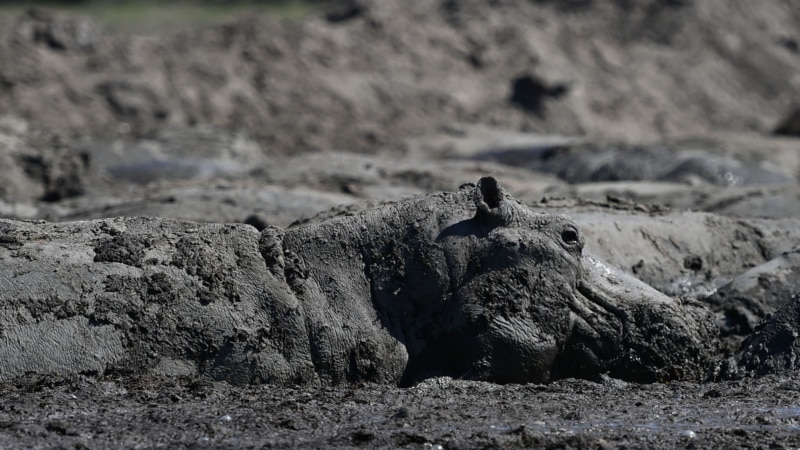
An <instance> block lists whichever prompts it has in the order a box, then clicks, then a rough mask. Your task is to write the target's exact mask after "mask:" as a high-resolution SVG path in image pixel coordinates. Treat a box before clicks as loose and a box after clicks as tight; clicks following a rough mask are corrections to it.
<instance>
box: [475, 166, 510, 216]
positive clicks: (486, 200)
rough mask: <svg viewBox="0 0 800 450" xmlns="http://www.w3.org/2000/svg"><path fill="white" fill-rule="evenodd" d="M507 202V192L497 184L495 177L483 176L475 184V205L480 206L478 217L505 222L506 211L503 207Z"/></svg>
mask: <svg viewBox="0 0 800 450" xmlns="http://www.w3.org/2000/svg"><path fill="white" fill-rule="evenodd" d="M503 202H505V192H504V191H503V188H501V187H500V185H499V184H497V180H495V179H494V177H483V178H481V179H480V181H478V185H477V186H475V206H477V207H478V214H477V217H478V218H479V219H483V220H485V221H488V222H491V223H492V224H493V225H499V224H502V223H503V222H504V217H505V211H504V208H502V205H503Z"/></svg>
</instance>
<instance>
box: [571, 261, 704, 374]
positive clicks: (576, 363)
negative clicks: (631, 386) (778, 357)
mask: <svg viewBox="0 0 800 450" xmlns="http://www.w3.org/2000/svg"><path fill="white" fill-rule="evenodd" d="M581 263H582V267H583V272H582V276H581V278H580V280H579V281H578V285H577V289H576V296H575V304H574V307H573V317H572V320H573V324H574V327H573V330H572V335H571V337H570V340H569V343H568V345H567V348H566V349H565V351H564V352H563V358H562V364H563V366H561V367H558V369H556V370H557V371H563V372H564V373H569V374H571V376H581V375H583V376H586V377H591V376H592V375H593V374H600V373H608V374H610V375H611V376H614V377H617V378H621V379H625V380H629V381H638V382H654V381H664V380H668V379H676V378H682V379H687V378H688V379H699V378H703V377H705V375H706V369H707V368H708V367H709V364H710V361H711V358H712V356H713V355H714V353H716V351H717V346H718V341H717V335H718V331H717V327H716V326H715V325H714V323H713V317H712V315H711V314H710V312H709V311H708V310H707V309H706V308H705V307H704V306H703V305H701V304H700V303H699V302H697V301H695V300H691V299H673V298H671V297H668V296H666V295H664V294H662V293H661V292H659V291H657V290H655V289H654V288H652V287H651V286H649V285H647V284H645V283H643V282H641V281H639V280H638V279H636V278H635V277H633V276H632V275H629V274H627V273H625V272H623V271H621V270H619V269H617V268H615V267H612V266H610V265H608V264H606V263H604V262H603V261H601V260H600V259H598V258H596V257H594V256H593V255H584V256H583V258H582V261H581Z"/></svg>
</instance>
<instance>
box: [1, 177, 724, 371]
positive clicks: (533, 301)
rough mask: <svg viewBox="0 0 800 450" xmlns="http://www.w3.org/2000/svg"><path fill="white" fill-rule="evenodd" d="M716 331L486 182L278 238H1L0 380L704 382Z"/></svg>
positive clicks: (6, 226) (124, 231)
mask: <svg viewBox="0 0 800 450" xmlns="http://www.w3.org/2000/svg"><path fill="white" fill-rule="evenodd" d="M715 343H716V327H715V325H714V323H713V320H712V318H711V316H710V314H709V313H708V311H707V310H706V309H705V308H703V307H702V306H700V305H699V304H697V303H694V302H690V301H678V300H673V299H671V298H668V297H665V296H664V295H662V294H660V293H658V292H657V291H655V290H653V289H652V288H650V287H648V286H647V285H645V284H643V283H641V282H639V281H637V280H635V279H634V278H632V277H630V276H627V275H624V274H622V273H621V272H619V271H617V270H616V269H614V268H611V267H609V266H607V265H605V264H604V263H603V262H601V261H599V260H597V259H596V258H593V257H592V256H590V255H585V254H584V252H583V237H582V235H581V231H580V230H579V229H578V227H577V225H576V224H575V222H573V221H572V220H571V219H569V218H567V217H564V216H559V215H549V214H541V213H537V212H535V211H533V210H531V209H530V208H528V207H526V206H524V205H522V204H521V203H519V202H517V201H515V200H513V199H512V198H511V197H510V196H509V195H507V194H506V193H505V192H504V191H503V189H502V188H501V187H500V186H498V184H497V182H496V181H495V180H494V179H493V178H489V177H487V178H483V179H481V180H480V182H479V183H478V184H477V185H474V184H468V185H465V186H463V187H462V188H461V189H459V190H458V191H457V192H444V193H435V194H430V195H426V196H421V197H417V198H412V199H410V200H405V201H401V202H397V203H391V204H386V205H383V206H381V207H378V208H376V209H372V210H367V211H363V212H360V213H357V214H351V215H341V216H336V217H333V218H330V219H327V220H324V221H320V222H312V223H310V224H306V225H303V226H300V227H296V228H290V229H287V230H283V229H279V228H274V227H269V228H267V229H265V230H263V231H262V232H260V233H259V232H258V231H257V230H255V229H254V228H252V227H250V226H248V225H240V224H201V223H192V222H182V221H174V220H166V219H160V218H117V219H104V220H93V221H84V222H70V223H47V222H22V221H13V220H2V221H0V361H3V362H2V364H0V379H6V380H8V379H14V378H16V377H19V376H22V375H24V374H25V373H28V372H34V373H55V374H71V373H84V374H112V375H113V374H123V375H124V374H134V375H135V374H143V373H153V374H166V375H198V374H200V375H205V376H209V377H212V378H214V379H219V380H227V381H230V382H236V383H279V384H290V383H326V384H342V383H350V382H380V383H400V384H410V383H413V382H415V381H417V380H420V379H423V378H426V377H430V376H452V377H459V378H470V379H481V380H489V381H495V382H501V383H502V382H546V381H548V380H552V379H556V378H562V377H571V376H575V377H584V378H592V377H596V376H598V375H599V374H602V373H608V374H610V375H611V376H614V377H619V378H622V379H627V380H634V381H644V382H649V381H656V380H666V379H674V378H684V379H686V378H688V379H692V378H699V377H702V376H703V375H704V374H705V370H706V369H707V367H708V365H709V363H710V358H712V356H713V353H714V351H715V345H716V344H715Z"/></svg>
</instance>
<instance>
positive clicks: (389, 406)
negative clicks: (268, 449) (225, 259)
mask: <svg viewBox="0 0 800 450" xmlns="http://www.w3.org/2000/svg"><path fill="white" fill-rule="evenodd" d="M798 25H800V7H798V5H797V3H796V2H792V1H790V0H784V1H780V0H770V1H764V2H751V3H731V2H726V1H723V0H696V1H663V0H635V1H614V2H591V1H560V2H555V1H530V2H517V1H502V0H500V1H498V0H465V1H449V0H442V1H433V0H429V1H420V2H413V4H410V3H409V2H400V1H397V2H394V1H376V2H369V1H353V2H340V3H337V4H335V5H334V6H333V8H332V9H326V10H321V11H314V12H312V13H311V14H310V15H309V16H307V17H303V18H301V19H291V20H289V19H279V18H275V17H269V16H265V15H261V14H255V13H254V14H249V15H247V16H243V17H241V18H239V19H237V20H235V21H230V22H226V23H222V24H218V25H208V26H203V27H191V28H188V29H180V30H176V31H172V30H161V31H152V30H148V32H147V33H144V32H135V31H134V32H131V31H120V30H115V29H113V28H110V27H108V26H105V25H103V24H102V23H101V22H99V21H97V20H96V19H94V18H92V17H90V16H81V15H74V14H62V13H58V12H54V11H49V10H41V9H36V10H31V11H29V12H27V13H24V14H21V15H17V16H14V17H4V18H2V19H0V167H2V171H0V216H2V217H8V218H18V219H44V220H52V221H63V220H80V219H87V218H99V217H114V216H121V215H124V216H163V217H175V218H181V219H187V220H196V221H210V222H245V223H250V224H252V225H254V226H256V227H257V228H262V227H264V226H266V225H268V224H269V225H278V226H290V225H291V224H292V223H293V222H295V221H307V220H314V219H313V218H314V217H316V216H317V215H318V214H322V215H330V214H332V212H330V211H331V208H334V211H338V212H341V211H347V210H354V209H359V208H363V207H365V205H368V204H375V203H378V202H381V201H385V200H390V199H397V198H402V197H406V196H409V195H416V194H420V193H425V192H430V191H434V190H454V189H456V188H458V186H459V185H461V184H462V183H465V182H475V181H477V180H478V178H480V177H481V176H483V175H486V174H493V175H495V176H496V177H497V178H498V179H499V180H500V182H501V183H502V184H503V185H504V186H505V187H506V188H507V189H508V190H509V192H510V193H511V194H512V195H514V196H515V197H516V198H518V199H519V200H522V201H524V202H525V203H527V204H529V205H532V206H534V207H536V208H541V209H542V210H544V211H555V212H561V213H566V214H570V215H572V216H574V217H575V218H576V219H577V220H578V221H579V223H580V224H581V225H582V226H583V227H584V232H585V234H586V236H587V248H589V249H591V250H592V251H593V252H595V253H599V254H601V255H602V256H603V257H604V258H606V259H607V260H609V261H610V262H612V263H613V264H615V265H617V266H619V267H620V268H622V269H623V270H626V271H628V272H630V273H631V274H633V275H635V276H638V277H639V278H641V279H643V280H644V281H646V282H648V283H649V284H651V285H653V286H654V287H656V288H657V289H659V290H661V291H662V292H665V293H667V294H669V295H673V296H680V295H687V296H692V297H697V298H705V297H708V296H714V295H717V297H713V298H711V297H709V298H711V300H709V301H710V302H711V303H709V305H710V306H713V305H715V304H718V303H713V302H720V301H723V300H720V297H719V293H720V292H723V293H726V292H739V291H736V289H737V286H739V285H737V284H735V283H734V282H735V281H736V280H737V279H739V280H742V279H744V280H753V279H755V280H758V283H755V284H756V285H757V287H758V288H759V289H762V291H758V293H756V294H752V292H750V294H747V295H750V297H747V295H745V294H742V295H740V296H739V297H737V298H739V299H749V300H748V301H750V300H753V299H754V300H753V301H752V302H750V303H742V304H734V305H733V306H730V304H729V305H728V306H726V307H727V308H728V310H729V311H734V312H737V311H738V312H739V313H741V317H739V322H735V324H738V325H737V326H739V328H737V330H739V331H741V330H742V329H745V328H746V332H747V333H752V332H753V329H754V328H756V327H757V326H758V325H759V324H760V323H761V321H762V320H763V319H766V318H767V317H768V316H767V314H771V313H774V312H775V310H776V308H778V305H779V304H780V303H781V302H791V301H792V298H791V296H790V294H791V293H793V292H797V291H798V290H800V286H796V282H795V281H794V280H795V279H796V277H794V276H793V275H791V276H788V278H787V277H784V276H783V275H781V277H778V276H777V275H775V274H776V273H777V269H775V267H776V266H775V265H774V262H773V265H772V266H769V265H767V266H765V264H767V263H769V262H770V261H774V260H775V258H779V257H780V256H781V255H782V254H784V253H786V252H789V253H786V254H787V255H791V254H793V253H792V252H793V251H794V250H797V249H798V248H800V226H798V225H797V217H798V216H800V185H799V184H798V174H800V140H798V138H797V134H799V133H800V124H799V123H798V118H797V117H798V116H797V112H796V111H797V110H798V108H800V107H799V106H798V105H800V78H798V74H800V50H798V48H799V44H798V42H800V31H798V30H800V26H798ZM692 210H693V211H698V212H690V211H692ZM0 244H2V243H0ZM785 261H789V262H791V261H794V259H792V258H791V257H789V256H787V257H786V258H785ZM759 267H762V268H763V267H767V268H768V269H769V268H770V267H771V268H772V269H769V270H772V272H768V273H766V275H764V273H761V274H760V275H759V274H758V273H757V274H755V275H754V274H753V273H750V275H748V270H751V269H752V270H755V269H754V268H759ZM792 267H794V266H792ZM790 268H791V267H790ZM782 270H784V271H786V270H787V269H786V267H783V269H782ZM781 273H783V272H781ZM787 273H791V274H793V273H794V272H792V271H788V272H787ZM773 275H774V276H773ZM771 276H772V277H771ZM742 277H744V278H742ZM787 280H788V281H787ZM729 283H732V284H729ZM744 284H747V283H744ZM740 285H741V283H740ZM748 286H750V285H748ZM736 295H739V294H736ZM753 295H755V297H753ZM742 301H744V300H742ZM770 302H772V303H770ZM742 305H744V306H742ZM753 305H755V306H753ZM742 308H745V310H742ZM748 308H749V309H748ZM792 326H793V325H792ZM742 327H744V328H742ZM797 328H800V326H798V327H797ZM797 328H793V329H797ZM728 337H729V338H730V339H731V340H730V341H729V343H728V344H729V345H730V349H729V350H731V351H733V350H735V347H736V346H737V345H738V344H739V343H740V342H741V341H742V339H744V337H746V336H745V335H738V336H733V337H730V336H728ZM792 355H793V353H790V354H789V355H788V356H792ZM791 367H794V366H793V365H791ZM709 376H710V378H709V380H693V381H685V382H678V383H670V384H652V385H638V384H630V383H624V382H621V381H618V380H613V379H608V378H603V379H599V380H562V381H558V382H555V383H552V384H549V385H535V384H531V385H509V386H499V385H493V384H487V383H480V382H468V381H459V380H449V379H433V380H429V381H426V382H423V383H422V384H420V385H418V386H415V387H412V388H407V389H401V388H396V387H392V386H371V385H369V386H353V387H346V388H345V387H338V388H330V387H319V388H299V387H298V388H277V387H272V386H232V385H229V384H226V383H220V382H214V381H211V380H207V379H158V378H135V379H131V378H115V377H111V376H101V377H99V378H97V377H77V378H67V379H64V378H55V377H39V376H29V377H25V378H23V379H21V380H17V381H15V382H8V383H4V384H0V400H2V401H0V446H2V447H32V448H36V447H40V448H44V447H48V448H49V447H75V448H78V447H80V448H107V447H129V448H130V447H145V448H146V447H156V446H166V447H170V448H175V447H211V448H220V447H221V448H242V447H261V446H273V447H278V448H285V447H301V448H315V447H316V448H331V447H333V448H337V447H339V448H349V447H407V448H439V447H437V446H441V448H531V447H532V448H537V447H542V448H544V447H548V448H623V447H624V448H641V447H646V448H674V447H686V448H690V447H693V448H711V447H751V448H794V447H798V446H800V437H798V436H800V433H798V421H800V394H798V393H800V373H798V372H797V371H796V370H794V369H792V370H788V371H783V372H781V373H780V374H777V375H775V374H773V375H768V376H765V377H758V378H748V377H745V378H743V379H738V380H734V381H720V382H714V381H710V379H711V378H713V376H712V374H711V373H710V374H709Z"/></svg>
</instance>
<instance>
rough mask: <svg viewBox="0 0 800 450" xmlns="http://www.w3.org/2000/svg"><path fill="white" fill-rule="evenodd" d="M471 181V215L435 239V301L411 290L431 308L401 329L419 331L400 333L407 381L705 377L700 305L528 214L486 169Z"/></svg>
mask: <svg viewBox="0 0 800 450" xmlns="http://www.w3.org/2000/svg"><path fill="white" fill-rule="evenodd" d="M467 189H472V197H473V200H474V204H475V207H476V208H475V213H474V215H473V216H472V217H469V218H467V219H459V218H458V217H457V216H456V217H451V218H450V222H452V223H444V224H443V226H442V227H440V228H441V231H440V232H439V234H438V236H436V239H435V242H436V243H437V246H438V249H439V251H440V252H441V254H440V255H441V256H440V257H441V258H443V259H444V260H445V261H446V263H445V264H444V265H445V266H446V267H447V273H446V274H440V277H441V278H440V279H439V283H440V285H441V284H445V283H446V286H442V287H441V290H442V292H443V293H444V294H443V295H441V300H440V301H433V302H431V301H430V298H431V297H430V296H424V295H423V296H420V297H415V298H412V299H411V303H412V304H416V306H415V307H416V308H419V309H424V310H427V313H426V314H415V317H416V318H417V320H415V321H414V322H413V323H412V324H409V325H407V327H406V332H405V336H406V338H407V339H408V338H409V336H413V337H417V338H418V339H416V340H414V339H408V342H407V347H408V349H409V363H408V367H407V369H406V372H405V374H404V382H406V383H410V382H413V381H415V380H417V379H419V378H423V377H426V376H429V375H432V374H436V375H449V376H454V377H463V378H473V379H482V380H488V381H495V382H501V383H503V382H546V381H549V380H552V379H556V378H563V377H583V378H593V377H597V376H598V375H600V374H603V373H608V374H610V375H612V376H615V377H619V378H622V379H628V380H634V381H645V382H649V381H657V380H665V379H672V378H697V377H701V376H703V374H704V372H705V370H706V367H707V364H708V363H709V360H710V358H711V357H712V355H713V351H714V348H715V342H716V339H715V337H716V328H715V327H714V325H713V322H712V319H711V316H710V314H709V313H708V311H707V310H705V308H703V307H702V306H701V305H699V303H695V302H691V301H677V300H673V299H671V298H669V297H666V296H664V295H662V294H660V293H659V292H657V291H655V290H654V289H652V288H650V287H649V286H647V285H645V284H644V283H642V282H640V281H639V280H637V279H635V278H634V277H632V276H628V275H626V274H623V273H622V272H620V271H619V270H617V269H614V268H612V267H610V266H607V265H606V264H604V263H603V262H602V261H600V260H599V259H597V258H594V257H593V256H591V255H588V254H586V252H585V250H584V237H583V235H582V233H581V230H580V228H579V227H578V225H577V224H576V223H575V221H573V220H572V219H570V218H568V217H565V216H561V215H553V214H543V213H538V212H535V211H533V210H532V209H531V208H529V207H527V206H525V205H523V204H521V203H519V202H517V201H515V200H513V199H512V198H511V197H510V196H509V195H507V194H506V193H505V192H504V191H503V189H502V188H500V186H498V184H497V182H496V181H495V180H494V179H493V178H483V179H481V180H480V182H479V183H478V184H477V185H471V186H469V187H468V188H467ZM446 222H447V221H446ZM430 255H431V253H426V255H425V257H430ZM423 259H424V258H423ZM421 267H422V270H428V269H427V267H429V266H428V265H426V264H422V265H421ZM406 271H407V273H406V274H407V276H408V268H406ZM420 318H427V319H423V320H420ZM415 341H418V342H422V341H424V345H415V344H416V342H415Z"/></svg>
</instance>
